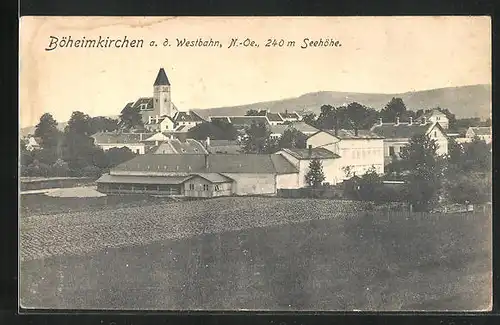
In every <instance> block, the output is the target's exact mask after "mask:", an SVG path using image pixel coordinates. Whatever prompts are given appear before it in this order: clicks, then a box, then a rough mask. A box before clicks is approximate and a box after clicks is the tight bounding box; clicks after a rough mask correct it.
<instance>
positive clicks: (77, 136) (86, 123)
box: [64, 111, 96, 173]
mask: <svg viewBox="0 0 500 325" xmlns="http://www.w3.org/2000/svg"><path fill="white" fill-rule="evenodd" d="M91 131H92V130H91V128H90V117H89V116H88V115H87V114H84V113H82V112H79V111H76V112H73V114H71V118H70V120H69V121H68V125H67V126H66V128H65V129H64V160H65V161H66V162H68V165H69V168H70V169H71V170H72V171H73V172H74V173H78V172H79V171H81V170H82V169H83V168H85V167H86V166H89V165H93V159H94V154H95V153H96V147H95V146H94V144H93V140H92V138H90V134H91Z"/></svg>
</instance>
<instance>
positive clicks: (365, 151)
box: [307, 130, 384, 183]
mask: <svg viewBox="0 0 500 325" xmlns="http://www.w3.org/2000/svg"><path fill="white" fill-rule="evenodd" d="M307 146H312V148H324V149H327V150H329V151H331V152H332V153H334V154H336V155H338V156H340V157H339V158H338V163H337V168H338V169H339V170H341V171H342V172H343V173H342V175H341V176H339V177H338V178H337V179H336V182H335V183H337V182H340V181H343V180H344V179H348V178H350V177H351V176H353V175H363V174H365V173H366V172H367V171H368V170H370V169H371V168H372V167H373V168H375V171H376V172H377V173H379V174H383V173H384V155H383V152H384V138H383V137H382V136H380V135H378V134H376V133H374V132H371V131H368V130H358V131H357V132H356V131H354V130H321V131H318V132H316V133H315V134H313V135H311V136H310V137H309V138H308V139H307Z"/></svg>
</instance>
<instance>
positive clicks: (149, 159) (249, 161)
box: [112, 154, 290, 174]
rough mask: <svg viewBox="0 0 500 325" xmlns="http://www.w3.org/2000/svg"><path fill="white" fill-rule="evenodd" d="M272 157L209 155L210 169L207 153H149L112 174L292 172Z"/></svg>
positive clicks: (122, 165) (118, 167) (123, 165)
mask: <svg viewBox="0 0 500 325" xmlns="http://www.w3.org/2000/svg"><path fill="white" fill-rule="evenodd" d="M271 156H272V155H260V154H238V155H231V154H210V155H206V159H208V161H207V163H208V168H206V166H205V155H204V154H201V155H197V154H192V155H186V154H145V155H139V156H136V157H135V158H133V159H131V160H129V161H127V162H125V163H122V164H120V165H118V166H116V167H115V168H114V169H112V172H113V171H117V172H119V171H127V172H134V171H136V172H147V171H151V172H167V173H176V174H182V173H190V174H193V173H222V174H225V173H247V174H280V173H284V172H288V171H289V170H290V169H289V168H290V167H287V165H286V164H285V162H283V161H279V158H271ZM273 159H274V160H273ZM275 163H276V164H277V165H276V166H275Z"/></svg>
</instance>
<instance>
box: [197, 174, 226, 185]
mask: <svg viewBox="0 0 500 325" xmlns="http://www.w3.org/2000/svg"><path fill="white" fill-rule="evenodd" d="M194 176H199V177H201V178H204V179H206V180H207V181H209V182H211V183H227V182H232V181H233V179H231V178H229V177H227V176H224V175H221V174H218V173H197V174H194Z"/></svg>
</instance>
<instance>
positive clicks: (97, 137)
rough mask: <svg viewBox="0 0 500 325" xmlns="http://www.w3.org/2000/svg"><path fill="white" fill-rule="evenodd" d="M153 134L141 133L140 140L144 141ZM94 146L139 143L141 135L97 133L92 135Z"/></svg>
mask: <svg viewBox="0 0 500 325" xmlns="http://www.w3.org/2000/svg"><path fill="white" fill-rule="evenodd" d="M152 135H153V133H143V134H142V139H143V140H145V139H147V138H149V137H151V136H152ZM92 138H94V142H95V143H96V144H106V143H140V142H141V135H140V134H139V133H115V132H107V133H105V132H99V133H96V134H94V135H92Z"/></svg>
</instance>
